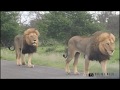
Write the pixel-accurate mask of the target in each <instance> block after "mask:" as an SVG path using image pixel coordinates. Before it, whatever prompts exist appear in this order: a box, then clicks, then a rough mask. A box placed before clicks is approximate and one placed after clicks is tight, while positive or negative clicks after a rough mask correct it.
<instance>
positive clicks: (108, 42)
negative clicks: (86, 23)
mask: <svg viewBox="0 0 120 90" xmlns="http://www.w3.org/2000/svg"><path fill="white" fill-rule="evenodd" d="M99 38H100V39H99V40H100V43H99V49H100V51H101V53H103V54H105V55H109V56H111V55H113V53H114V50H115V36H114V35H113V34H109V33H104V34H101V35H100V36H99Z"/></svg>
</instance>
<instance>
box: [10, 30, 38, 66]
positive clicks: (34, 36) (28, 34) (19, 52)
mask: <svg viewBox="0 0 120 90" xmlns="http://www.w3.org/2000/svg"><path fill="white" fill-rule="evenodd" d="M38 36H39V32H38V30H36V29H35V28H29V29H27V30H26V31H24V34H23V35H17V36H15V38H14V49H13V50H15V53H16V60H17V65H19V66H20V65H25V64H26V61H25V59H24V57H25V54H28V67H34V65H32V63H31V58H32V55H33V53H34V52H36V50H37V47H38V42H39V40H38ZM8 48H9V49H10V50H12V49H11V47H8ZM13 50H12V51H13Z"/></svg>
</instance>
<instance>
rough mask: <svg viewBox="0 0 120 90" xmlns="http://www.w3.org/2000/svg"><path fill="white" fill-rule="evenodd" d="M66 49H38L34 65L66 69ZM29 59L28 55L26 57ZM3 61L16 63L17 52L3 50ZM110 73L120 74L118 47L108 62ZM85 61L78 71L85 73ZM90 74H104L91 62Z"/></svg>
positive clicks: (52, 47)
mask: <svg viewBox="0 0 120 90" xmlns="http://www.w3.org/2000/svg"><path fill="white" fill-rule="evenodd" d="M64 49H65V47H64V46H63V45H58V46H45V47H38V50H37V53H34V55H33V58H32V63H33V64H35V65H40V66H50V67H55V68H62V69H64V68H65V58H63V56H62V55H63V53H64ZM25 58H26V59H27V55H26V56H25ZM1 59H2V60H11V61H15V62H16V60H15V51H10V50H8V49H7V48H1ZM107 68H108V72H111V73H112V72H119V47H118V46H117V47H116V49H115V52H114V55H113V56H112V57H111V60H109V61H108V65H107ZM70 69H71V70H73V60H72V61H71V62H70ZM83 69H84V59H83V56H81V58H79V62H78V70H79V71H80V72H83ZM89 71H90V72H95V73H96V72H97V73H98V72H102V70H101V66H100V64H99V62H96V61H91V62H90V66H89Z"/></svg>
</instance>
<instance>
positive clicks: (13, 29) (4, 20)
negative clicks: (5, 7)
mask: <svg viewBox="0 0 120 90" xmlns="http://www.w3.org/2000/svg"><path fill="white" fill-rule="evenodd" d="M18 14H19V13H18V12H13V11H11V12H5V11H1V17H0V20H1V44H2V46H9V45H10V44H12V43H13V42H12V41H13V38H14V37H15V35H16V34H17V33H18V32H19V24H18V21H17V20H18Z"/></svg>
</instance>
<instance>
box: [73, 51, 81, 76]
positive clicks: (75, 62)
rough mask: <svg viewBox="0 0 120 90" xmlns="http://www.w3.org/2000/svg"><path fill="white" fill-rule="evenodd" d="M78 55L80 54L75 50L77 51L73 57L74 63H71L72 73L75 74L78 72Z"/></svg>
mask: <svg viewBox="0 0 120 90" xmlns="http://www.w3.org/2000/svg"><path fill="white" fill-rule="evenodd" d="M79 56H80V53H78V52H77V53H76V54H75V59H74V63H73V67H74V74H76V75H78V74H79V72H78V70H77V64H78V58H79Z"/></svg>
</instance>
